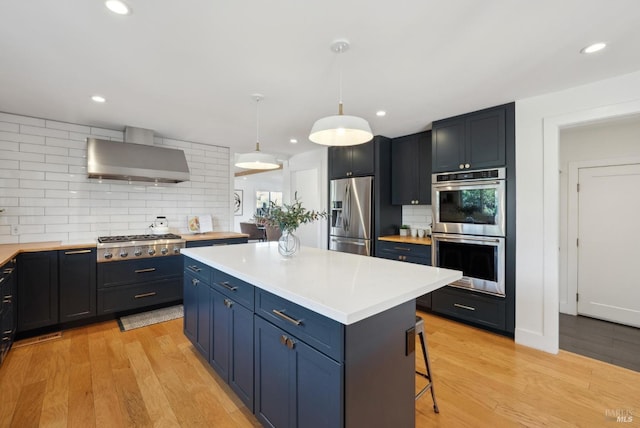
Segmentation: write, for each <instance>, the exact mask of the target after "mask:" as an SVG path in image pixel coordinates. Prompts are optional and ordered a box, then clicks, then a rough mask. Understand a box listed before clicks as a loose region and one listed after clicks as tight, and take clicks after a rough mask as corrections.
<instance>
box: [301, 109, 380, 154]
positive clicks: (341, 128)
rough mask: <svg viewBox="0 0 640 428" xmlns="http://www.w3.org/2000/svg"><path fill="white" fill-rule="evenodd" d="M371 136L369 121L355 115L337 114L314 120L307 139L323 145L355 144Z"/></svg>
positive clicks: (369, 138) (363, 141)
mask: <svg viewBox="0 0 640 428" xmlns="http://www.w3.org/2000/svg"><path fill="white" fill-rule="evenodd" d="M372 138H373V133H372V132H371V127H370V126H369V123H368V122H367V121H366V120H364V119H362V118H361V117H357V116H347V115H343V114H338V115H335V116H327V117H323V118H322V119H318V120H316V122H315V123H314V124H313V127H312V128H311V133H310V134H309V140H311V141H313V142H314V143H316V144H321V145H323V146H355V145H357V144H364V143H367V142H369V141H371V139H372Z"/></svg>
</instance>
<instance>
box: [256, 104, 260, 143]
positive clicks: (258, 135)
mask: <svg viewBox="0 0 640 428" xmlns="http://www.w3.org/2000/svg"><path fill="white" fill-rule="evenodd" d="M259 105H260V97H256V152H259V151H260V115H259V112H260V108H259Z"/></svg>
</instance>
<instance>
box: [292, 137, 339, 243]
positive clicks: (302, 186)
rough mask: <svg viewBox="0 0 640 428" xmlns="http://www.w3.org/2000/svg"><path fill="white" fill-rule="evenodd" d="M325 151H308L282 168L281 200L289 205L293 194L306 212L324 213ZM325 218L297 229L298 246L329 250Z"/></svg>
mask: <svg viewBox="0 0 640 428" xmlns="http://www.w3.org/2000/svg"><path fill="white" fill-rule="evenodd" d="M327 170H328V150H327V148H326V147H319V148H317V149H314V150H310V151H308V152H304V153H300V154H298V155H294V156H292V157H291V158H290V159H289V162H288V163H287V165H286V166H285V168H284V183H283V184H284V187H283V188H284V194H283V201H285V202H287V203H290V202H291V201H292V200H293V197H294V193H295V192H296V191H298V198H299V199H301V200H302V206H303V207H305V208H306V209H308V210H319V211H327V207H328V203H329V189H328V184H327V183H328V182H329V181H328V180H329V178H328V173H327ZM328 224H329V223H328V221H327V220H326V219H322V220H319V221H317V222H315V223H311V224H306V225H303V226H301V227H300V228H299V229H298V232H297V234H298V236H299V237H300V243H301V244H302V245H303V246H311V247H317V248H324V249H326V248H328V240H329V227H328Z"/></svg>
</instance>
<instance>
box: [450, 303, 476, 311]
mask: <svg viewBox="0 0 640 428" xmlns="http://www.w3.org/2000/svg"><path fill="white" fill-rule="evenodd" d="M453 306H455V307H456V308H460V309H466V310H468V311H475V310H476V308H474V307H473V306H467V305H461V304H460V303H454V304H453Z"/></svg>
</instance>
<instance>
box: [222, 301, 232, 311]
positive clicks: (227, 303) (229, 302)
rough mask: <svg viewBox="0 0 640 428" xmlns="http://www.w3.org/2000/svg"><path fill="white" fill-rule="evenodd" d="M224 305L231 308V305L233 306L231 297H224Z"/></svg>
mask: <svg viewBox="0 0 640 428" xmlns="http://www.w3.org/2000/svg"><path fill="white" fill-rule="evenodd" d="M224 305H225V306H226V307H227V308H229V309H231V306H233V302H232V301H231V300H229V299H224Z"/></svg>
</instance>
